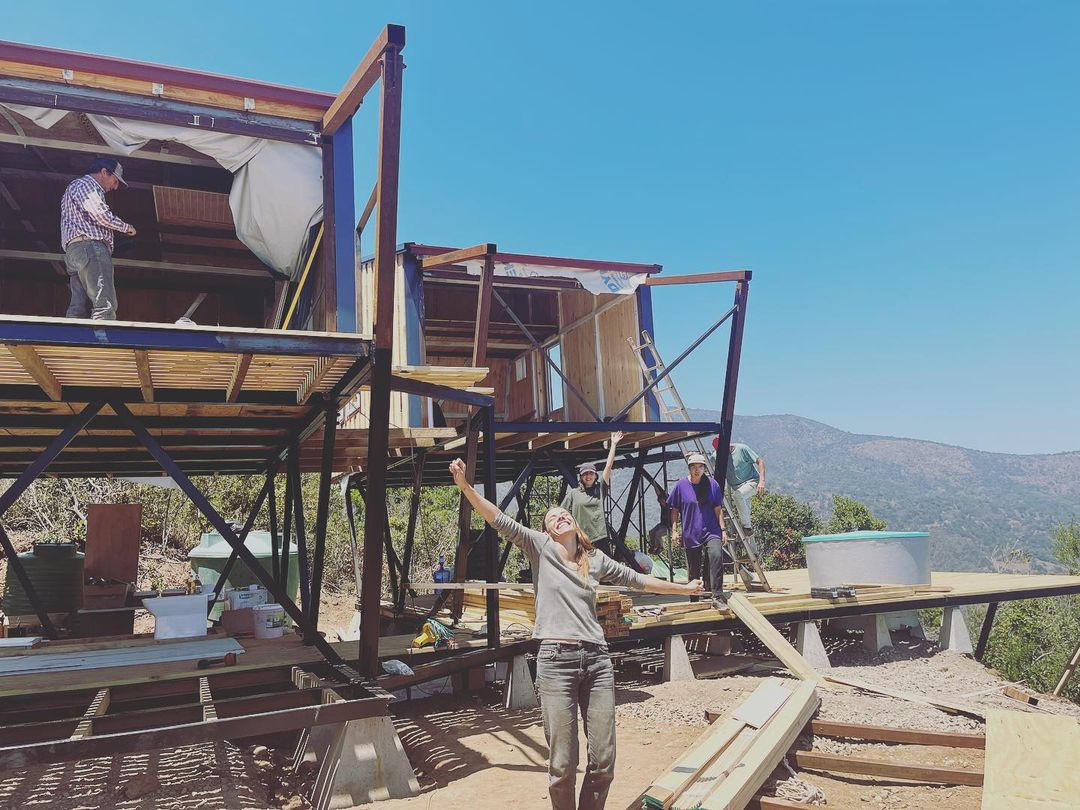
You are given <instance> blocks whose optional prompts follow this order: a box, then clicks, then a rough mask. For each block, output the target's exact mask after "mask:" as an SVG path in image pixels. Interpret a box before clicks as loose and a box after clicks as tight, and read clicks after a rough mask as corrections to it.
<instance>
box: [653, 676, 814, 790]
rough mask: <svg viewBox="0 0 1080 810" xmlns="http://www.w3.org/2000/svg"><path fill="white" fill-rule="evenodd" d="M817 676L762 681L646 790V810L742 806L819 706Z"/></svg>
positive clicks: (777, 762)
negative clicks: (814, 678)
mask: <svg viewBox="0 0 1080 810" xmlns="http://www.w3.org/2000/svg"><path fill="white" fill-rule="evenodd" d="M820 703H821V701H820V699H819V698H818V696H817V694H816V693H815V684H814V682H813V681H803V682H802V683H799V684H797V685H796V686H795V687H794V688H793V689H792V688H789V684H788V683H787V682H785V681H782V680H780V679H779V678H769V679H767V680H765V681H764V682H762V684H761V685H760V686H758V688H757V689H755V690H754V692H753V694H751V695H750V697H749V698H747V699H746V700H744V701H743V702H742V703H741V704H739V706H737V707H736V708H735V710H734V711H733V712H732V713H731V714H730V715H729V716H727V717H726V718H721V719H719V720H718V721H717V722H715V723H713V725H711V726H709V728H708V729H707V730H706V731H705V733H704V734H702V735H701V736H700V737H699V738H698V739H697V740H696V741H695V742H694V744H693V745H692V746H691V747H690V748H689V749H688V750H687V751H686V753H684V754H683V755H682V756H681V757H679V758H678V759H677V760H676V761H675V762H674V763H672V765H671V766H670V767H669V768H668V769H667V770H666V771H665V772H664V773H663V774H661V775H660V777H659V778H657V779H656V781H654V782H653V784H652V785H651V786H650V787H649V789H648V790H646V791H645V793H644V794H643V795H642V807H643V808H646V809H647V810H671V808H674V810H696V808H703V810H720V808H724V810H727V808H742V807H745V806H746V805H747V803H748V802H749V801H750V800H751V799H752V798H753V796H754V794H755V793H757V791H758V789H759V788H760V787H761V785H762V784H764V782H765V780H766V779H767V778H768V777H769V774H770V773H772V770H773V768H775V767H776V766H777V765H778V764H779V763H780V760H781V759H782V758H783V757H784V754H785V753H787V750H788V749H789V748H790V747H791V745H792V744H793V743H794V742H795V739H796V738H797V737H798V736H799V734H800V733H801V732H802V730H803V728H805V727H806V724H807V723H808V722H809V721H810V718H811V717H812V716H813V714H814V712H816V711H817V708H818V706H819V705H820Z"/></svg>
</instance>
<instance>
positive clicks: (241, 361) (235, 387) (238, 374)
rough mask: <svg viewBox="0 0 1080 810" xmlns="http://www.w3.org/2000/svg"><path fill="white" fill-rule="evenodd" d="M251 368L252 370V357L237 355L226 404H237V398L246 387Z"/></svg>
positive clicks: (246, 354) (226, 394) (245, 354)
mask: <svg viewBox="0 0 1080 810" xmlns="http://www.w3.org/2000/svg"><path fill="white" fill-rule="evenodd" d="M249 368H251V355H250V354H248V353H244V354H240V355H237V357H236V365H234V366H233V372H232V377H231V379H230V380H229V387H228V389H227V390H226V392H225V401H226V402H236V398H237V397H238V396H240V390H241V389H242V388H243V387H244V380H245V379H247V373H248V369H249Z"/></svg>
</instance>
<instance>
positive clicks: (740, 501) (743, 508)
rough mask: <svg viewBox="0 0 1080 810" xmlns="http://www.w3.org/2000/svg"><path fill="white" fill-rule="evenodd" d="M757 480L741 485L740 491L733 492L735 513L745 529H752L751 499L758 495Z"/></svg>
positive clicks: (732, 498)
mask: <svg viewBox="0 0 1080 810" xmlns="http://www.w3.org/2000/svg"><path fill="white" fill-rule="evenodd" d="M757 488H758V482H757V479H756V478H755V479H753V480H752V481H746V482H744V483H742V484H739V487H738V489H733V490H731V500H732V502H733V503H734V504H735V511H736V512H737V513H738V515H739V523H741V524H742V525H743V528H744V529H749V528H750V499H751V498H753V497H754V495H756V494H757Z"/></svg>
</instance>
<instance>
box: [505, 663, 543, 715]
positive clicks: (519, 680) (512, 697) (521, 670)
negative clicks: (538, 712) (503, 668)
mask: <svg viewBox="0 0 1080 810" xmlns="http://www.w3.org/2000/svg"><path fill="white" fill-rule="evenodd" d="M539 705H540V704H539V703H538V702H537V700H536V686H535V685H534V684H533V678H532V673H531V672H530V671H529V662H528V660H526V658H525V656H524V655H515V656H514V658H513V660H512V661H511V662H510V666H509V668H508V670H507V676H506V691H505V694H504V696H503V706H504V707H505V708H507V709H535V708H536V707H537V706H539Z"/></svg>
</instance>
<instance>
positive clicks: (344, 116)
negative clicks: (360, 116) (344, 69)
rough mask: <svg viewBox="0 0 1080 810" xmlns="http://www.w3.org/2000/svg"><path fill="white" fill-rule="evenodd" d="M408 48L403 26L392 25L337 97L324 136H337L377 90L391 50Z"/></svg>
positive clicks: (325, 117) (325, 118)
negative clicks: (383, 59)
mask: <svg viewBox="0 0 1080 810" xmlns="http://www.w3.org/2000/svg"><path fill="white" fill-rule="evenodd" d="M404 47H405V28H404V26H401V25H388V26H386V27H385V28H384V29H383V30H382V33H380V34H379V36H378V38H377V39H376V40H375V42H373V43H372V45H371V47H370V48H368V52H367V53H366V54H364V58H363V59H361V60H360V64H359V65H357V67H356V70H354V71H353V74H352V76H350V77H349V80H348V81H347V82H346V83H345V87H343V88H342V90H341V92H340V93H338V94H337V97H336V98H335V99H334V101H333V103H331V105H330V108H329V109H328V110H327V111H326V112H325V113H324V114H323V121H322V132H323V135H324V136H331V135H333V134H334V133H335V132H337V130H338V128H339V127H341V125H342V124H344V123H345V122H346V121H347V120H349V118H351V117H352V115H353V114H354V113H355V112H356V111H357V110H358V109H360V105H361V104H362V103H363V101H364V96H366V95H367V94H368V91H369V90H370V89H371V88H372V87H374V86H375V82H377V81H378V80H379V77H380V76H381V75H382V55H383V53H384V52H385V51H386V49H387V48H394V49H396V50H399V51H400V50H401V49H402V48H404Z"/></svg>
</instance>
